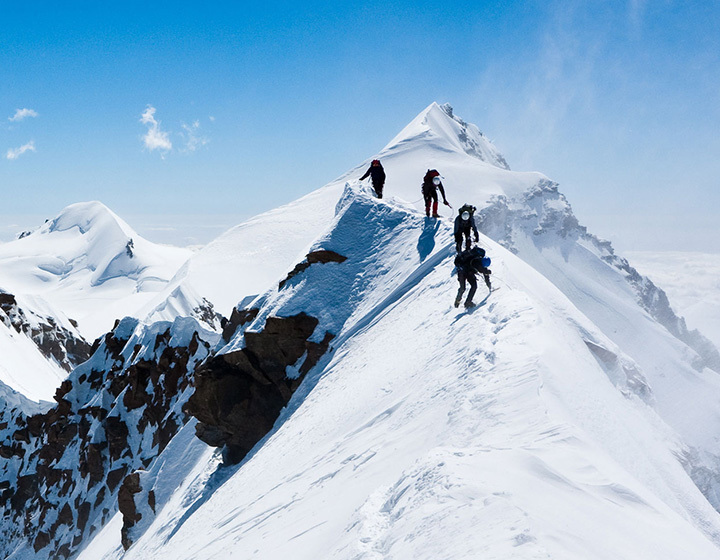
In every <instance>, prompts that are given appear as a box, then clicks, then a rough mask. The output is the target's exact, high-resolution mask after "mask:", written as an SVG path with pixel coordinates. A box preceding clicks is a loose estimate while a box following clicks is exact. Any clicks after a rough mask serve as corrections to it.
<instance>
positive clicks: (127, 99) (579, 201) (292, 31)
mask: <svg viewBox="0 0 720 560" xmlns="http://www.w3.org/2000/svg"><path fill="white" fill-rule="evenodd" d="M388 4H389V3H387V2H362V3H324V2H304V3H296V2H292V3H291V2H287V3H285V2H270V3H266V4H262V3H252V4H248V5H243V4H242V3H237V2H233V3H224V2H205V3H199V2H192V3H181V2H172V3H170V2H167V3H160V2H153V3H149V2H146V3H133V2H123V3H118V4H114V5H112V7H111V6H110V5H109V4H108V3H99V2H82V3H80V2H68V3H63V4H62V5H61V7H58V4H57V3H50V2H39V3H27V4H25V5H21V4H20V3H16V4H15V5H13V6H4V8H3V11H4V14H3V18H2V20H0V76H2V80H0V121H2V122H4V123H5V124H4V125H3V126H2V127H1V128H0V155H2V158H1V159H0V195H2V199H3V207H2V209H0V214H2V218H1V221H4V222H5V223H4V224H3V223H0V235H5V234H7V232H8V231H9V228H11V227H14V225H15V222H17V223H20V222H22V217H23V216H26V217H28V216H30V217H29V218H28V219H36V218H35V216H37V215H46V216H48V217H49V216H52V215H54V214H56V213H57V212H58V211H59V210H60V209H61V208H63V207H64V206H66V205H68V204H71V203H73V202H77V201H81V200H101V201H102V202H104V203H105V204H107V205H108V206H109V207H110V208H112V209H113V210H114V211H115V212H117V213H118V214H120V215H121V216H123V217H125V218H126V219H128V221H130V223H131V225H137V224H135V223H133V219H137V220H139V221H141V222H142V221H144V223H147V224H149V223H150V222H151V221H152V219H150V217H149V216H154V217H155V218H153V219H156V220H157V221H158V222H166V223H167V224H171V223H172V222H173V219H174V218H173V217H174V216H184V218H183V219H184V220H185V223H186V224H189V223H191V222H193V219H194V218H193V216H196V217H197V216H199V217H200V218H199V219H200V221H203V223H207V221H208V219H209V218H208V216H216V215H217V216H220V215H222V216H224V218H223V220H224V221H223V220H220V219H219V218H218V224H220V225H218V228H220V227H221V225H222V227H224V225H226V223H227V225H232V223H233V220H235V219H240V218H241V217H243V216H249V215H252V214H255V213H258V212H261V211H263V210H266V209H268V208H272V207H274V206H277V205H279V204H282V203H285V202H288V201H290V200H292V199H294V198H297V197H298V196H301V195H303V194H305V193H307V192H309V191H310V190H313V189H315V188H317V187H319V186H321V185H323V184H325V183H326V182H328V181H330V180H332V179H333V178H335V177H336V176H338V175H339V174H341V173H342V172H344V171H345V170H347V169H348V168H350V167H352V166H354V165H356V164H357V163H358V162H359V161H361V160H363V159H364V158H366V157H367V156H368V155H371V154H373V153H375V152H377V151H378V150H379V149H380V148H381V147H382V146H384V145H385V144H386V143H387V141H389V140H390V139H391V138H392V137H393V136H394V135H395V134H396V133H397V132H399V131H400V129H401V128H402V127H403V126H405V124H407V123H408V122H409V121H410V120H411V119H412V118H413V117H414V116H415V115H416V114H417V113H418V112H420V111H421V110H422V109H423V108H425V107H426V106H427V105H428V104H429V103H430V102H432V101H438V102H441V103H444V102H449V103H451V104H452V105H453V106H454V107H455V111H456V113H457V114H458V115H460V116H461V117H463V118H464V119H465V120H467V121H470V122H473V123H475V124H477V125H478V126H479V127H480V129H481V130H482V131H483V132H484V133H485V134H486V135H488V136H489V137H490V138H492V139H493V140H494V141H495V143H496V145H497V146H498V148H499V149H500V151H501V152H502V153H503V154H504V155H505V157H506V158H507V160H508V162H509V163H510V166H511V167H512V168H513V169H516V170H537V171H541V172H543V173H545V174H546V175H548V176H549V177H550V178H552V179H554V180H556V181H558V182H559V183H560V185H561V186H560V188H561V190H562V191H563V192H564V193H565V194H566V195H567V196H568V198H569V200H570V202H571V203H572V204H573V207H574V209H575V211H576V213H577V214H578V217H579V218H580V220H581V222H582V223H584V224H586V225H588V226H589V227H590V229H591V231H593V232H595V233H597V234H599V235H601V236H603V237H607V238H609V239H611V240H612V241H614V242H615V243H616V245H618V246H619V247H620V248H627V249H651V248H671V249H692V250H705V251H716V252H720V235H718V233H720V228H719V226H718V225H717V223H716V222H717V221H718V207H719V204H720V188H719V187H720V185H719V184H718V183H719V179H718V178H719V177H720V158H718V155H717V154H718V152H719V151H720V138H719V136H718V133H717V130H718V129H720V126H719V125H720V44H719V43H720V34H718V33H717V30H718V29H720V5H718V4H717V3H716V2H674V1H669V0H668V1H664V0H657V1H654V2H649V1H647V2H646V1H641V0H635V1H629V2H620V1H617V2H613V1H610V2H593V1H577V2H575V1H572V0H570V1H565V2H554V1H543V2H540V1H537V2H536V1H529V2H508V1H504V2H478V1H474V2H453V1H450V2H437V1H434V2H393V3H392V5H388ZM149 108H150V110H149ZM20 109H27V110H28V111H29V112H22V113H18V112H17V111H18V110H20ZM33 113H34V114H33ZM143 116H144V117H143ZM11 119H13V120H11ZM143 120H144V121H145V122H144V123H143V122H142V121H143ZM148 131H150V132H151V135H150V136H149V137H147V138H148V142H147V143H146V142H145V141H144V136H145V135H147V134H148ZM143 215H145V217H144V218H143V217H142V216H143ZM133 217H135V218H133ZM15 218H17V219H15ZM221 222H222V223H221ZM3 226H4V230H3ZM169 227H170V226H168V228H166V229H168V231H169ZM160 229H162V228H158V230H160ZM218 233H219V232H218ZM148 237H150V238H152V235H148ZM0 239H2V237H0ZM162 240H163V241H169V240H170V239H162ZM179 242H180V241H179Z"/></svg>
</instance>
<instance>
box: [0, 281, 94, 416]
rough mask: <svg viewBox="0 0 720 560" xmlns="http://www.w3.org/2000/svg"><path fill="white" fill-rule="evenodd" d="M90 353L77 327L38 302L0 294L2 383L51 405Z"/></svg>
mask: <svg viewBox="0 0 720 560" xmlns="http://www.w3.org/2000/svg"><path fill="white" fill-rule="evenodd" d="M89 349H90V346H89V344H87V342H86V341H85V340H83V337H82V336H81V335H80V333H79V332H78V330H77V329H76V328H75V325H73V324H72V322H71V321H70V320H69V319H68V318H67V317H65V315H64V314H63V313H62V312H60V311H59V310H57V309H54V308H53V307H52V306H50V305H48V303H47V302H46V301H44V300H43V299H42V298H36V297H33V296H15V295H13V294H8V293H6V292H4V291H3V290H1V289H0V383H2V384H5V385H7V386H8V387H10V388H12V389H13V390H14V391H18V392H19V393H21V394H22V395H24V396H25V397H27V398H28V399H30V400H32V401H50V400H52V396H53V395H54V393H55V389H56V388H57V387H58V385H60V383H61V382H62V380H63V379H65V377H67V374H68V372H69V371H70V369H72V367H74V366H76V365H78V364H79V363H81V362H82V361H84V360H85V359H86V358H87V356H88V352H89ZM19 402H20V403H22V402H24V401H19ZM20 408H21V409H23V410H26V411H27V412H28V413H29V412H30V411H31V410H34V408H32V407H31V408H30V409H27V408H25V407H22V406H21V407H20Z"/></svg>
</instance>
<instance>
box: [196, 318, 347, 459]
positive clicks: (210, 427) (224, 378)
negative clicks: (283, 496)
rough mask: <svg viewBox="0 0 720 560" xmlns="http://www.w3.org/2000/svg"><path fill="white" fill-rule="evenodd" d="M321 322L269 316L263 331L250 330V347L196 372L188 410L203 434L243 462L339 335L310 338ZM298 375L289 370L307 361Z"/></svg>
mask: <svg viewBox="0 0 720 560" xmlns="http://www.w3.org/2000/svg"><path fill="white" fill-rule="evenodd" d="M317 325H318V320H317V319H316V318H314V317H310V316H309V315H306V314H305V313H300V314H298V315H294V316H292V317H269V318H268V319H267V320H266V322H265V328H264V329H263V330H262V331H260V332H245V334H244V337H245V348H243V349H242V350H238V351H236V352H230V353H228V354H223V355H221V356H216V357H214V358H211V359H210V360H208V361H207V362H205V363H204V364H202V366H201V367H199V368H198V370H197V371H196V372H195V393H193V395H192V396H191V397H190V399H189V400H188V402H187V405H186V407H185V410H186V411H187V412H188V413H189V414H191V415H192V416H195V417H196V418H197V419H198V420H199V423H198V425H197V428H196V430H197V436H198V437H199V438H200V439H201V440H202V441H204V442H205V443H207V444H208V445H211V446H214V447H222V446H224V447H225V451H226V452H225V459H226V461H227V462H229V463H237V462H239V461H241V460H242V458H243V457H244V456H245V455H246V454H247V453H248V451H250V450H251V449H252V448H253V446H254V445H255V444H256V443H257V442H258V441H260V440H261V439H262V438H263V437H264V436H265V435H266V434H267V433H268V432H269V431H270V430H271V429H272V427H273V425H274V424H275V421H276V420H277V418H278V416H279V414H280V411H281V410H282V409H283V407H285V405H286V404H287V403H288V401H289V400H290V397H292V394H293V393H294V392H295V390H296V389H297V388H298V386H299V385H300V383H301V382H302V380H303V378H304V377H305V375H306V374H307V372H308V371H310V369H311V368H312V367H313V366H314V365H315V364H316V363H317V362H318V360H319V359H320V357H321V356H322V355H323V354H324V353H325V352H326V351H327V350H328V347H329V344H330V341H331V340H332V339H333V337H334V335H332V334H330V333H327V332H326V333H325V336H324V338H323V340H322V341H321V342H319V343H317V342H311V341H310V340H308V339H309V338H310V337H311V336H312V334H313V332H314V331H315V327H316V326H317ZM303 356H304V360H302V364H300V366H299V369H298V375H297V376H293V377H288V374H287V368H288V367H289V366H295V365H297V364H298V362H299V361H300V360H301V359H302V358H303Z"/></svg>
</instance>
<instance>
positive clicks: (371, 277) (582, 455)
mask: <svg viewBox="0 0 720 560" xmlns="http://www.w3.org/2000/svg"><path fill="white" fill-rule="evenodd" d="M481 242H482V244H483V245H484V246H486V247H487V248H488V249H489V252H490V254H492V255H493V271H494V276H495V282H496V284H499V285H500V286H501V289H500V290H499V291H497V292H493V293H492V294H491V295H489V296H488V297H487V298H484V299H483V296H484V293H483V292H481V294H480V296H479V297H478V298H477V300H478V301H479V302H480V306H479V307H478V308H477V309H476V310H474V311H472V312H466V311H464V310H463V311H461V310H457V309H455V308H453V307H452V306H451V305H450V302H451V301H452V299H453V295H454V292H455V289H456V286H457V282H456V280H455V279H454V277H453V276H452V275H451V270H452V259H453V243H452V241H450V225H449V224H447V223H445V222H438V221H429V220H425V219H424V218H423V217H422V216H419V215H418V214H417V213H416V212H414V211H412V209H410V208H408V207H407V206H404V205H400V204H396V203H392V202H385V201H377V200H374V199H372V198H370V197H368V196H367V195H365V194H364V193H362V192H360V193H358V192H357V191H355V190H353V189H350V188H349V189H347V190H346V191H345V193H344V195H343V198H342V201H341V203H340V204H339V205H338V215H337V217H336V219H335V221H334V223H333V224H332V225H331V227H330V228H329V230H328V231H327V232H326V234H324V235H322V236H321V237H319V238H318V239H317V240H316V242H315V243H314V244H313V246H312V247H311V248H312V249H321V248H322V249H326V250H332V251H335V252H337V253H339V254H341V255H344V256H346V257H347V261H345V262H344V263H329V264H324V265H322V264H317V265H312V266H310V267H309V268H308V269H307V270H305V271H304V272H302V273H301V274H299V275H298V276H296V277H294V278H292V279H291V280H289V281H288V282H287V283H286V284H285V286H284V287H283V288H282V289H278V288H274V289H272V290H271V291H270V292H268V293H267V294H265V295H264V296H263V297H262V298H260V299H259V300H258V301H257V302H256V303H257V304H259V305H260V312H259V314H258V316H257V318H256V319H255V320H254V321H253V323H251V324H250V325H248V326H247V329H246V330H247V331H253V330H254V329H257V328H259V326H260V325H261V324H262V323H263V321H264V320H265V319H266V318H267V317H269V316H291V315H293V314H296V313H298V312H299V311H303V312H305V313H308V314H310V315H311V316H315V317H318V318H319V319H320V324H319V325H318V327H317V329H316V336H317V337H318V338H319V337H321V336H322V333H323V332H324V331H326V330H329V331H330V332H332V333H334V334H336V335H337V336H336V338H335V339H334V340H333V349H334V350H333V352H332V353H331V354H330V355H328V356H327V358H326V359H325V360H323V361H322V362H321V363H320V364H319V365H318V366H317V367H316V368H315V369H313V370H311V372H310V374H309V376H308V378H306V379H305V381H304V383H303V385H302V386H301V388H300V390H299V391H298V392H297V393H296V394H295V396H294V397H293V399H292V401H291V402H290V405H289V406H288V408H287V409H286V410H285V411H284V412H283V414H282V415H281V418H280V419H279V420H278V422H277V423H276V427H275V429H274V430H273V432H272V433H271V434H270V435H269V436H268V437H267V438H266V439H265V440H263V441H262V442H261V443H260V444H259V445H257V446H256V448H255V449H254V450H253V452H252V453H251V454H250V455H249V456H248V457H247V458H246V460H245V461H244V462H243V463H242V464H241V465H239V466H235V467H218V466H217V459H216V454H215V453H213V451H212V450H210V449H207V448H205V449H204V448H203V446H202V445H201V444H199V443H198V442H197V441H194V442H191V441H188V439H187V433H186V431H185V430H183V431H182V432H181V433H180V434H179V435H178V436H177V438H178V442H177V445H176V446H173V444H172V443H171V445H170V446H168V450H167V453H166V454H163V455H161V456H160V457H159V458H158V460H157V463H156V466H150V467H149V469H150V472H153V473H155V474H154V475H152V476H151V477H150V480H154V481H155V485H156V487H157V490H158V491H157V492H156V493H155V496H162V498H160V499H157V498H156V500H155V504H156V514H155V515H154V516H152V515H151V514H150V512H149V510H146V512H145V513H146V514H147V515H150V516H151V518H150V519H149V520H148V519H145V521H144V523H145V524H146V529H145V532H144V534H143V535H142V536H141V537H140V539H139V540H138V541H137V542H136V543H135V544H134V545H133V546H132V548H130V549H129V550H128V551H127V552H126V553H124V554H123V553H122V549H121V548H120V547H119V537H118V534H117V528H118V526H119V525H118V520H114V521H111V522H110V523H109V524H108V525H107V527H106V529H105V530H104V531H103V532H101V533H100V534H99V536H98V537H97V538H96V539H95V540H94V541H93V542H91V543H90V544H89V546H88V548H87V549H86V550H85V551H84V553H83V554H81V556H80V558H83V559H85V558H126V559H131V558H133V559H134V558H138V559H139V558H154V559H161V558H172V559H182V558H203V559H212V558H231V557H232V558H234V557H237V558H253V557H255V558H263V559H273V558H286V557H289V556H291V557H293V558H308V559H310V558H313V559H314V558H348V559H349V558H353V559H360V558H362V559H371V558H373V559H374V558H398V559H404V558H407V559H436V558H444V559H456V558H457V559H460V558H553V559H576V558H584V559H603V560H604V559H607V558H613V559H616V558H617V559H634V560H635V559H640V558H648V559H650V558H652V559H680V558H694V559H708V560H709V559H713V558H717V557H718V556H719V555H720V516H719V515H718V513H717V511H715V509H713V507H712V506H711V505H710V503H709V502H708V499H707V498H706V496H704V495H703V494H702V493H701V491H700V489H699V488H698V486H697V485H696V484H695V483H694V481H693V479H692V477H691V474H692V473H691V472H690V471H691V470H692V469H690V468H689V467H688V460H689V457H690V456H691V455H693V454H695V455H696V457H697V460H698V461H700V463H698V464H696V465H695V467H700V466H702V467H704V468H706V469H708V471H710V468H711V467H712V468H714V469H715V470H714V471H712V472H715V473H717V472H718V465H717V464H714V465H711V464H710V463H707V462H702V461H704V459H703V458H700V457H699V455H703V457H704V458H705V459H706V458H707V457H708V456H709V455H712V454H717V452H718V442H717V441H716V439H717V438H716V437H715V435H714V434H717V433H720V431H718V430H720V417H718V415H717V413H716V411H717V410H719V408H718V405H720V379H719V378H718V376H717V375H716V374H714V373H713V372H711V371H710V370H708V369H704V370H702V371H696V370H694V369H693V368H692V367H691V366H690V365H689V364H687V363H686V364H685V365H683V364H682V358H683V357H684V356H683V354H684V352H686V350H683V349H682V348H679V347H678V345H677V342H676V339H675V338H674V337H673V336H672V335H671V334H670V333H669V332H668V331H667V330H666V329H664V328H661V327H659V326H658V324H657V322H656V321H654V320H653V319H651V318H650V316H649V315H648V314H647V312H645V311H644V310H642V308H641V307H640V306H639V305H638V304H637V303H636V304H635V307H636V311H634V312H633V313H630V314H627V310H626V309H620V310H618V312H617V313H616V315H615V321H616V323H615V326H617V327H619V326H622V323H623V322H624V321H631V322H633V323H634V324H635V327H636V329H637V330H638V331H639V336H642V338H643V340H644V341H645V343H646V344H648V345H650V346H652V347H655V348H657V347H663V346H665V347H668V348H670V349H671V350H668V352H675V353H676V354H677V355H676V358H677V359H676V364H675V367H676V370H675V371H673V372H670V373H668V375H667V379H663V376H657V377H651V376H650V375H648V374H649V373H650V372H648V371H646V370H644V369H642V368H640V366H639V365H638V364H637V362H636V361H635V360H634V358H633V357H632V356H631V355H628V354H626V353H625V352H624V351H623V350H622V349H621V348H620V347H619V346H618V345H617V344H615V343H614V342H613V341H612V340H611V339H610V338H609V337H608V336H607V335H606V334H605V333H604V332H603V330H602V329H601V328H599V327H598V325H596V324H594V323H593V322H592V321H591V320H590V319H589V318H588V317H587V316H586V315H585V314H583V313H582V312H581V311H580V310H579V309H578V307H577V306H576V305H574V304H573V302H572V301H571V300H570V299H569V298H568V297H567V296H566V295H564V294H563V293H562V292H561V291H560V290H559V289H558V288H557V287H556V286H555V285H554V284H553V283H552V282H550V281H549V280H548V279H546V278H544V277H543V276H542V275H541V274H540V273H538V272H537V271H536V270H534V269H533V268H532V267H531V266H529V265H528V264H527V263H526V262H524V261H523V260H522V259H520V258H519V257H518V256H516V255H514V254H513V253H512V252H511V251H509V250H507V249H505V248H503V247H502V246H500V245H498V244H497V243H495V242H493V241H492V240H490V239H488V238H485V237H483V238H482V239H481ZM481 290H482V289H481ZM604 328H607V325H605V326H604ZM243 333H244V331H241V332H238V333H236V335H235V337H234V338H233V339H232V340H231V341H230V342H229V343H228V344H227V346H225V347H224V348H222V349H221V350H220V352H221V353H222V352H230V351H233V350H235V349H237V348H239V347H241V346H242V345H243V344H244V342H243V341H244V334H243ZM666 357H667V353H666V354H661V355H658V356H657V358H656V362H655V364H654V365H655V366H657V367H659V366H661V361H663V360H665V359H666ZM288 375H292V372H290V371H289V372H288ZM663 384H667V385H672V386H673V387H674V388H675V391H676V393H677V394H678V395H681V396H682V397H683V398H684V399H685V400H686V401H688V402H693V406H695V407H697V409H698V410H699V412H698V411H694V413H695V414H696V415H701V416H702V420H703V421H704V425H703V429H702V430H698V425H697V424H695V425H694V426H693V427H692V429H687V430H685V429H684V428H688V427H687V426H682V425H678V418H677V417H675V416H674V415H673V414H672V413H671V412H668V410H666V408H665V407H664V406H663V405H662V403H661V402H660V401H661V400H662V399H661V398H658V396H657V393H660V395H661V396H662V394H663V393H664V392H665V387H663ZM656 392H657V393H656ZM695 432H702V433H695ZM173 443H174V442H173ZM180 458H182V461H179V459H180ZM160 465H162V467H160ZM162 471H166V472H168V475H167V479H166V480H163V477H162V475H161V474H160V473H161V472H162Z"/></svg>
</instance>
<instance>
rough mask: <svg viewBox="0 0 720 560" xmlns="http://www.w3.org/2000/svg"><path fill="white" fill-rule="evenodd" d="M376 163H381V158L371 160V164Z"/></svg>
mask: <svg viewBox="0 0 720 560" xmlns="http://www.w3.org/2000/svg"><path fill="white" fill-rule="evenodd" d="M376 163H377V164H378V165H380V160H379V159H374V160H372V161H371V162H370V165H375V164H376Z"/></svg>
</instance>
